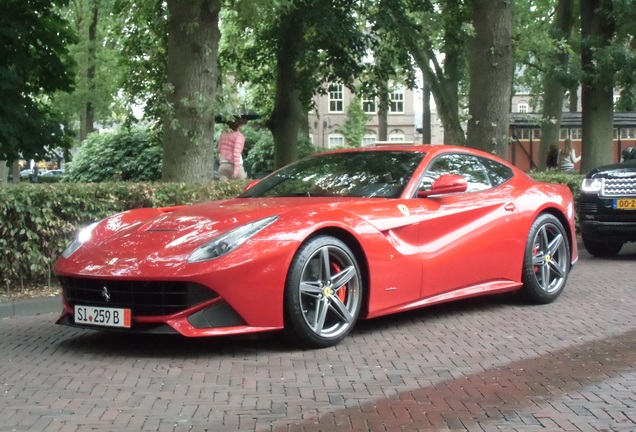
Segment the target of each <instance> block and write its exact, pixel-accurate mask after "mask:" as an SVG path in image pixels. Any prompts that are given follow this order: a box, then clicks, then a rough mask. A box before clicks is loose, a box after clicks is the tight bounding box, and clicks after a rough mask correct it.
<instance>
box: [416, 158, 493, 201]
mask: <svg viewBox="0 0 636 432" xmlns="http://www.w3.org/2000/svg"><path fill="white" fill-rule="evenodd" d="M504 168H505V167H504ZM444 174H458V175H461V176H462V177H464V178H465V179H466V181H467V182H468V189H467V190H466V192H474V191H479V190H484V189H489V188H491V187H492V184H491V181H490V178H489V176H488V172H487V171H486V169H485V168H484V166H483V165H482V163H481V161H480V160H479V158H477V157H475V156H472V155H467V154H445V155H442V156H440V157H438V158H437V159H435V160H434V161H433V162H432V163H431V165H430V166H429V167H428V168H427V169H426V172H425V173H424V176H423V177H422V180H421V182H420V190H428V189H430V188H431V186H432V185H433V182H434V181H435V180H437V178H438V177H440V176H441V175H444Z"/></svg>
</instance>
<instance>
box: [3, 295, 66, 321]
mask: <svg viewBox="0 0 636 432" xmlns="http://www.w3.org/2000/svg"><path fill="white" fill-rule="evenodd" d="M61 310H62V302H61V300H60V296H51V297H40V298H34V299H21V300H11V301H6V302H5V301H2V302H0V319H3V318H9V317H14V316H29V315H40V314H45V313H51V312H60V311H61Z"/></svg>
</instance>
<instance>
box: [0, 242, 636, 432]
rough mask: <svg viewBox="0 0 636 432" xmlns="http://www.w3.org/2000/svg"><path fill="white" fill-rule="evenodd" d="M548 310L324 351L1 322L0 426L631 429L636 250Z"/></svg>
mask: <svg viewBox="0 0 636 432" xmlns="http://www.w3.org/2000/svg"><path fill="white" fill-rule="evenodd" d="M581 255H582V256H581V260H580V262H579V264H578V265H577V266H576V267H575V269H574V270H573V272H572V274H571V276H570V280H569V282H568V286H567V288H566V291H565V292H564V294H563V295H562V297H561V298H560V299H559V300H558V301H557V302H556V303H553V304H551V305H545V306H531V307H530V306H524V305H520V304H517V303H514V302H511V301H508V300H507V299H505V298H502V297H492V298H487V299H479V300H471V301H464V302H459V303H452V304H447V305H442V306H437V307H432V308H428V309H421V310H419V311H413V312H409V313H404V314H400V315H394V316H391V317H384V318H380V319H376V320H371V321H368V322H363V323H360V325H358V326H357V328H356V330H355V331H354V334H353V335H352V336H350V337H349V338H347V339H346V340H345V341H344V342H343V343H341V344H340V345H338V346H337V347H334V348H328V349H324V350H316V351H301V350H294V349H292V348H290V347H288V346H286V345H285V344H283V343H282V342H281V341H279V336H278V335H271V336H268V337H243V338H224V339H185V338H181V337H165V336H140V335H134V336H130V335H123V334H107V333H100V332H86V331H80V330H76V329H70V328H65V327H60V326H55V325H54V324H53V321H54V319H55V317H56V315H55V314H51V313H49V314H42V315H38V316H17V317H13V318H6V319H3V320H0V386H1V387H0V431H14V430H15V431H136V430H139V431H236V430H242V431H258V432H261V431H275V432H283V431H284V432H292V431H294V432H295V431H299V432H300V431H303V432H304V431H323V432H324V431H524V432H525V431H559V430H564V431H636V317H635V316H634V313H633V312H634V311H635V310H636V298H634V296H633V295H632V290H633V288H634V285H635V283H634V277H633V273H634V261H636V247H630V248H628V250H627V251H626V252H625V253H623V254H621V255H620V256H619V257H617V258H616V259H612V260H601V259H593V258H591V257H589V256H588V255H587V254H586V253H585V251H581Z"/></svg>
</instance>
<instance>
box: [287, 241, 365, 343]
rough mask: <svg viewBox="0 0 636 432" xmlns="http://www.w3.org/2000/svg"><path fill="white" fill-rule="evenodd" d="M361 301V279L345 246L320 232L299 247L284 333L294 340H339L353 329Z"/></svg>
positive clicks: (290, 279) (291, 270)
mask: <svg viewBox="0 0 636 432" xmlns="http://www.w3.org/2000/svg"><path fill="white" fill-rule="evenodd" d="M361 304H362V277H361V274H360V269H359V267H358V263H357V261H356V258H355V256H354V254H353V253H352V252H351V250H350V249H349V248H348V247H347V245H346V244H344V243H343V242H342V241H340V240H338V239H336V238H334V237H331V236H320V237H316V238H313V239H311V240H309V241H307V242H306V243H305V244H303V245H302V246H301V247H300V249H299V250H298V251H297V252H296V255H295V256H294V259H293V260H292V263H291V266H290V268H289V273H288V275H287V282H286V286H285V331H286V332H287V335H288V337H289V338H290V339H291V340H292V342H294V343H296V344H298V345H301V346H305V347H311V348H324V347H328V346H332V345H335V344H337V343H338V342H340V341H341V340H342V339H343V338H344V337H345V336H347V335H348V334H349V333H350V332H351V330H352V328H353V326H354V324H355V322H356V320H357V319H358V315H359V313H360V306H361Z"/></svg>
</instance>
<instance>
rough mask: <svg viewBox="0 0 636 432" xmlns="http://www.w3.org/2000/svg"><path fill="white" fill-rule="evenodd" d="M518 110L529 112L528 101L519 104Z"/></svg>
mask: <svg viewBox="0 0 636 432" xmlns="http://www.w3.org/2000/svg"><path fill="white" fill-rule="evenodd" d="M517 112H520V113H527V112H528V104H527V103H520V104H517Z"/></svg>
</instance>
